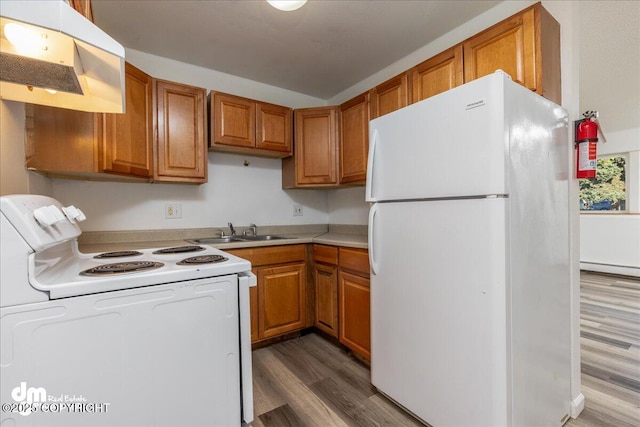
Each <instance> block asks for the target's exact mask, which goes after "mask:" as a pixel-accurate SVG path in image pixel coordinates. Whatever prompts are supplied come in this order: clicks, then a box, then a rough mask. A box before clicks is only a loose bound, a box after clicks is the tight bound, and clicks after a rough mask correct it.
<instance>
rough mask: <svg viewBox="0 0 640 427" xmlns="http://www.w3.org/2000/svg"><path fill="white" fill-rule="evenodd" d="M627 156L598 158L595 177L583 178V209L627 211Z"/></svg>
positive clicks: (581, 207) (581, 206) (581, 202)
mask: <svg viewBox="0 0 640 427" xmlns="http://www.w3.org/2000/svg"><path fill="white" fill-rule="evenodd" d="M626 165H627V156H625V155H615V156H611V157H604V158H601V159H598V169H597V172H596V177H595V178H589V179H581V180H580V181H579V182H580V210H581V211H625V210H626V204H627V189H626V185H625V181H626V173H627V172H626Z"/></svg>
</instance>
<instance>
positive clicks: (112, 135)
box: [102, 63, 154, 178]
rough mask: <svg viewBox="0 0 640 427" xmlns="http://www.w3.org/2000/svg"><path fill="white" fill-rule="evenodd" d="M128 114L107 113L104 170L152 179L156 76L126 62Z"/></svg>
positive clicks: (103, 155)
mask: <svg viewBox="0 0 640 427" xmlns="http://www.w3.org/2000/svg"><path fill="white" fill-rule="evenodd" d="M125 82H126V100H127V109H126V113H125V114H105V115H104V141H103V150H102V169H103V171H105V172H115V173H120V174H126V175H134V176H140V177H145V178H149V177H151V176H153V116H154V114H153V79H152V78H151V76H149V75H147V74H146V73H144V72H143V71H141V70H139V69H137V68H136V67H134V66H133V65H131V64H129V63H126V64H125Z"/></svg>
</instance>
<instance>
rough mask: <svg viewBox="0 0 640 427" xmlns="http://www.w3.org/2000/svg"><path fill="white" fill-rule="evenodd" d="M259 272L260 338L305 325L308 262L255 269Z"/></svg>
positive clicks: (280, 333) (297, 328)
mask: <svg viewBox="0 0 640 427" xmlns="http://www.w3.org/2000/svg"><path fill="white" fill-rule="evenodd" d="M256 271H257V273H258V274H257V276H258V339H266V338H272V337H275V336H278V335H282V334H285V333H288V332H293V331H297V330H300V329H302V328H304V327H305V320H306V315H305V314H306V313H305V312H306V309H307V307H306V301H307V299H306V297H305V282H306V275H305V265H304V263H295V264H288V265H281V266H277V267H261V268H258V269H256Z"/></svg>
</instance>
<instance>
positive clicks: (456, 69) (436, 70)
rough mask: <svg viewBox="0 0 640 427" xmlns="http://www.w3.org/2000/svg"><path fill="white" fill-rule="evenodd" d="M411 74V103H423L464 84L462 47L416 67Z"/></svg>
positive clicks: (447, 51) (448, 50) (457, 47)
mask: <svg viewBox="0 0 640 427" xmlns="http://www.w3.org/2000/svg"><path fill="white" fill-rule="evenodd" d="M410 74H411V82H412V85H411V96H412V99H411V102H418V101H422V100H423V99H427V98H429V97H431V96H433V95H437V94H439V93H442V92H444V91H447V90H449V89H452V88H454V87H456V86H460V85H461V84H462V83H463V70H462V45H458V46H454V47H453V48H451V49H447V50H446V51H444V52H442V53H440V54H438V55H436V56H434V57H433V58H429V59H427V60H426V61H424V62H423V63H421V64H418V65H416V66H415V67H413V68H412V69H411V71H410Z"/></svg>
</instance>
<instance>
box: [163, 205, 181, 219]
mask: <svg viewBox="0 0 640 427" xmlns="http://www.w3.org/2000/svg"><path fill="white" fill-rule="evenodd" d="M164 217H165V218H166V219H177V218H182V205H181V204H180V203H166V204H165V205H164Z"/></svg>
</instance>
